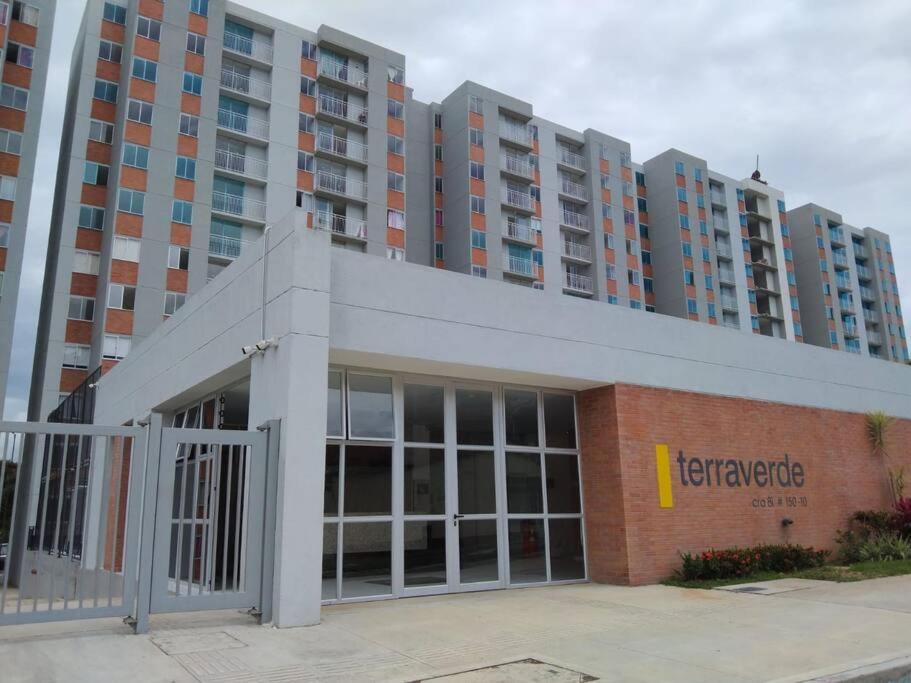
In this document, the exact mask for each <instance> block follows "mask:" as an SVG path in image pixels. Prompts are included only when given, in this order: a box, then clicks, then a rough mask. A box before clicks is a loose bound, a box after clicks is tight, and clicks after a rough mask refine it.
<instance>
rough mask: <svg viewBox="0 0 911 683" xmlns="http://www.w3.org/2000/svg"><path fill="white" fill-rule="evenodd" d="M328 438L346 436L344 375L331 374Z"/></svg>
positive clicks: (327, 412) (327, 423) (327, 421)
mask: <svg viewBox="0 0 911 683" xmlns="http://www.w3.org/2000/svg"><path fill="white" fill-rule="evenodd" d="M326 436H344V433H343V432H342V373H340V372H330V373H329V396H328V410H327V411H326Z"/></svg>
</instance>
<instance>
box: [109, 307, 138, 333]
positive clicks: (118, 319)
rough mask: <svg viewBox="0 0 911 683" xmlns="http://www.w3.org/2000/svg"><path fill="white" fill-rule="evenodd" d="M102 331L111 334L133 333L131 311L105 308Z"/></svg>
mask: <svg viewBox="0 0 911 683" xmlns="http://www.w3.org/2000/svg"><path fill="white" fill-rule="evenodd" d="M104 331H105V332H110V333H112V334H133V311H122V310H120V309H119V308H109V309H107V314H106V315H105V320H104Z"/></svg>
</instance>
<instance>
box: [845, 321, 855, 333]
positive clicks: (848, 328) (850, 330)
mask: <svg viewBox="0 0 911 683" xmlns="http://www.w3.org/2000/svg"><path fill="white" fill-rule="evenodd" d="M844 328H845V336H846V337H857V334H858V333H857V325H855V324H854V323H849V322H846V323H844Z"/></svg>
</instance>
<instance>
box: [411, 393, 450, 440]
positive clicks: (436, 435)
mask: <svg viewBox="0 0 911 683" xmlns="http://www.w3.org/2000/svg"><path fill="white" fill-rule="evenodd" d="M405 441H415V442H418V443H443V387H427V386H420V385H417V384H406V385H405Z"/></svg>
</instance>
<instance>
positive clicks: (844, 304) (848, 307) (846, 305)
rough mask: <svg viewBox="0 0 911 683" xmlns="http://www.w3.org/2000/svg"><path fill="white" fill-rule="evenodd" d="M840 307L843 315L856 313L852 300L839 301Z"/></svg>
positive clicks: (840, 299)
mask: <svg viewBox="0 0 911 683" xmlns="http://www.w3.org/2000/svg"><path fill="white" fill-rule="evenodd" d="M838 307H839V308H840V309H841V312H842V313H853V312H854V302H853V301H851V300H850V299H842V298H839V299H838Z"/></svg>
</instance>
